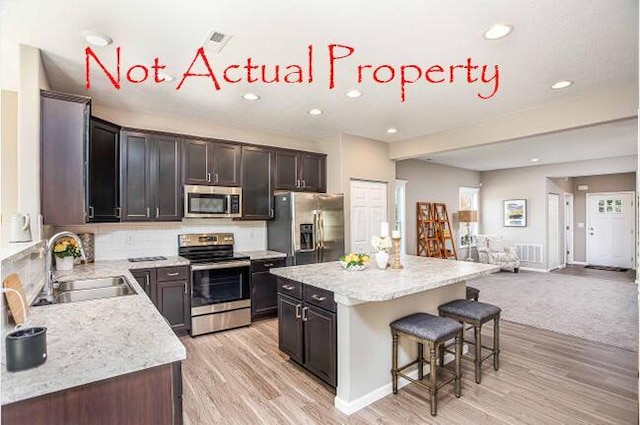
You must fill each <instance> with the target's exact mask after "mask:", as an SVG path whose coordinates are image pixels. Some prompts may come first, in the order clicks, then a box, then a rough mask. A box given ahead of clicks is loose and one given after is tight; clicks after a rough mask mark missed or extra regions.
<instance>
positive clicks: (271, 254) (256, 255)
mask: <svg viewBox="0 0 640 425" xmlns="http://www.w3.org/2000/svg"><path fill="white" fill-rule="evenodd" d="M237 253H238V254H242V255H248V256H249V257H251V259H252V260H254V261H256V260H270V259H275V258H287V254H285V253H284V252H279V251H269V250H261V251H238V252H237Z"/></svg>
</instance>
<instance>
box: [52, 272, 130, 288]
mask: <svg viewBox="0 0 640 425" xmlns="http://www.w3.org/2000/svg"><path fill="white" fill-rule="evenodd" d="M123 285H127V286H128V285H129V282H127V279H125V277H124V276H114V277H102V278H99V279H87V280H72V281H70V282H61V283H60V285H59V286H58V291H59V292H69V291H82V290H85V289H99V288H113V287H119V286H123Z"/></svg>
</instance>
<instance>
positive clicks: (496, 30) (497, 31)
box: [484, 24, 513, 40]
mask: <svg viewBox="0 0 640 425" xmlns="http://www.w3.org/2000/svg"><path fill="white" fill-rule="evenodd" d="M512 31H513V25H511V24H495V25H492V26H491V27H490V28H489V29H488V30H486V31H485V32H484V38H486V39H487V40H499V39H501V38H504V37H506V36H508V35H509V34H511V32H512Z"/></svg>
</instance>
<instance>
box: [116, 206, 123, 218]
mask: <svg viewBox="0 0 640 425" xmlns="http://www.w3.org/2000/svg"><path fill="white" fill-rule="evenodd" d="M116 218H122V208H120V207H116Z"/></svg>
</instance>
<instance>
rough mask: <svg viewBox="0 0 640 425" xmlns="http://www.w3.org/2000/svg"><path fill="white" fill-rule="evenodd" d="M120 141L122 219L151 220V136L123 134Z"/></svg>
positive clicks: (132, 133) (125, 132)
mask: <svg viewBox="0 0 640 425" xmlns="http://www.w3.org/2000/svg"><path fill="white" fill-rule="evenodd" d="M120 141H121V144H122V149H121V153H120V158H121V159H120V170H121V173H122V182H121V189H122V194H121V199H122V220H123V221H150V220H151V206H152V204H153V193H152V185H151V136H149V135H148V134H146V133H136V132H130V131H123V132H122V134H121V137H120Z"/></svg>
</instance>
